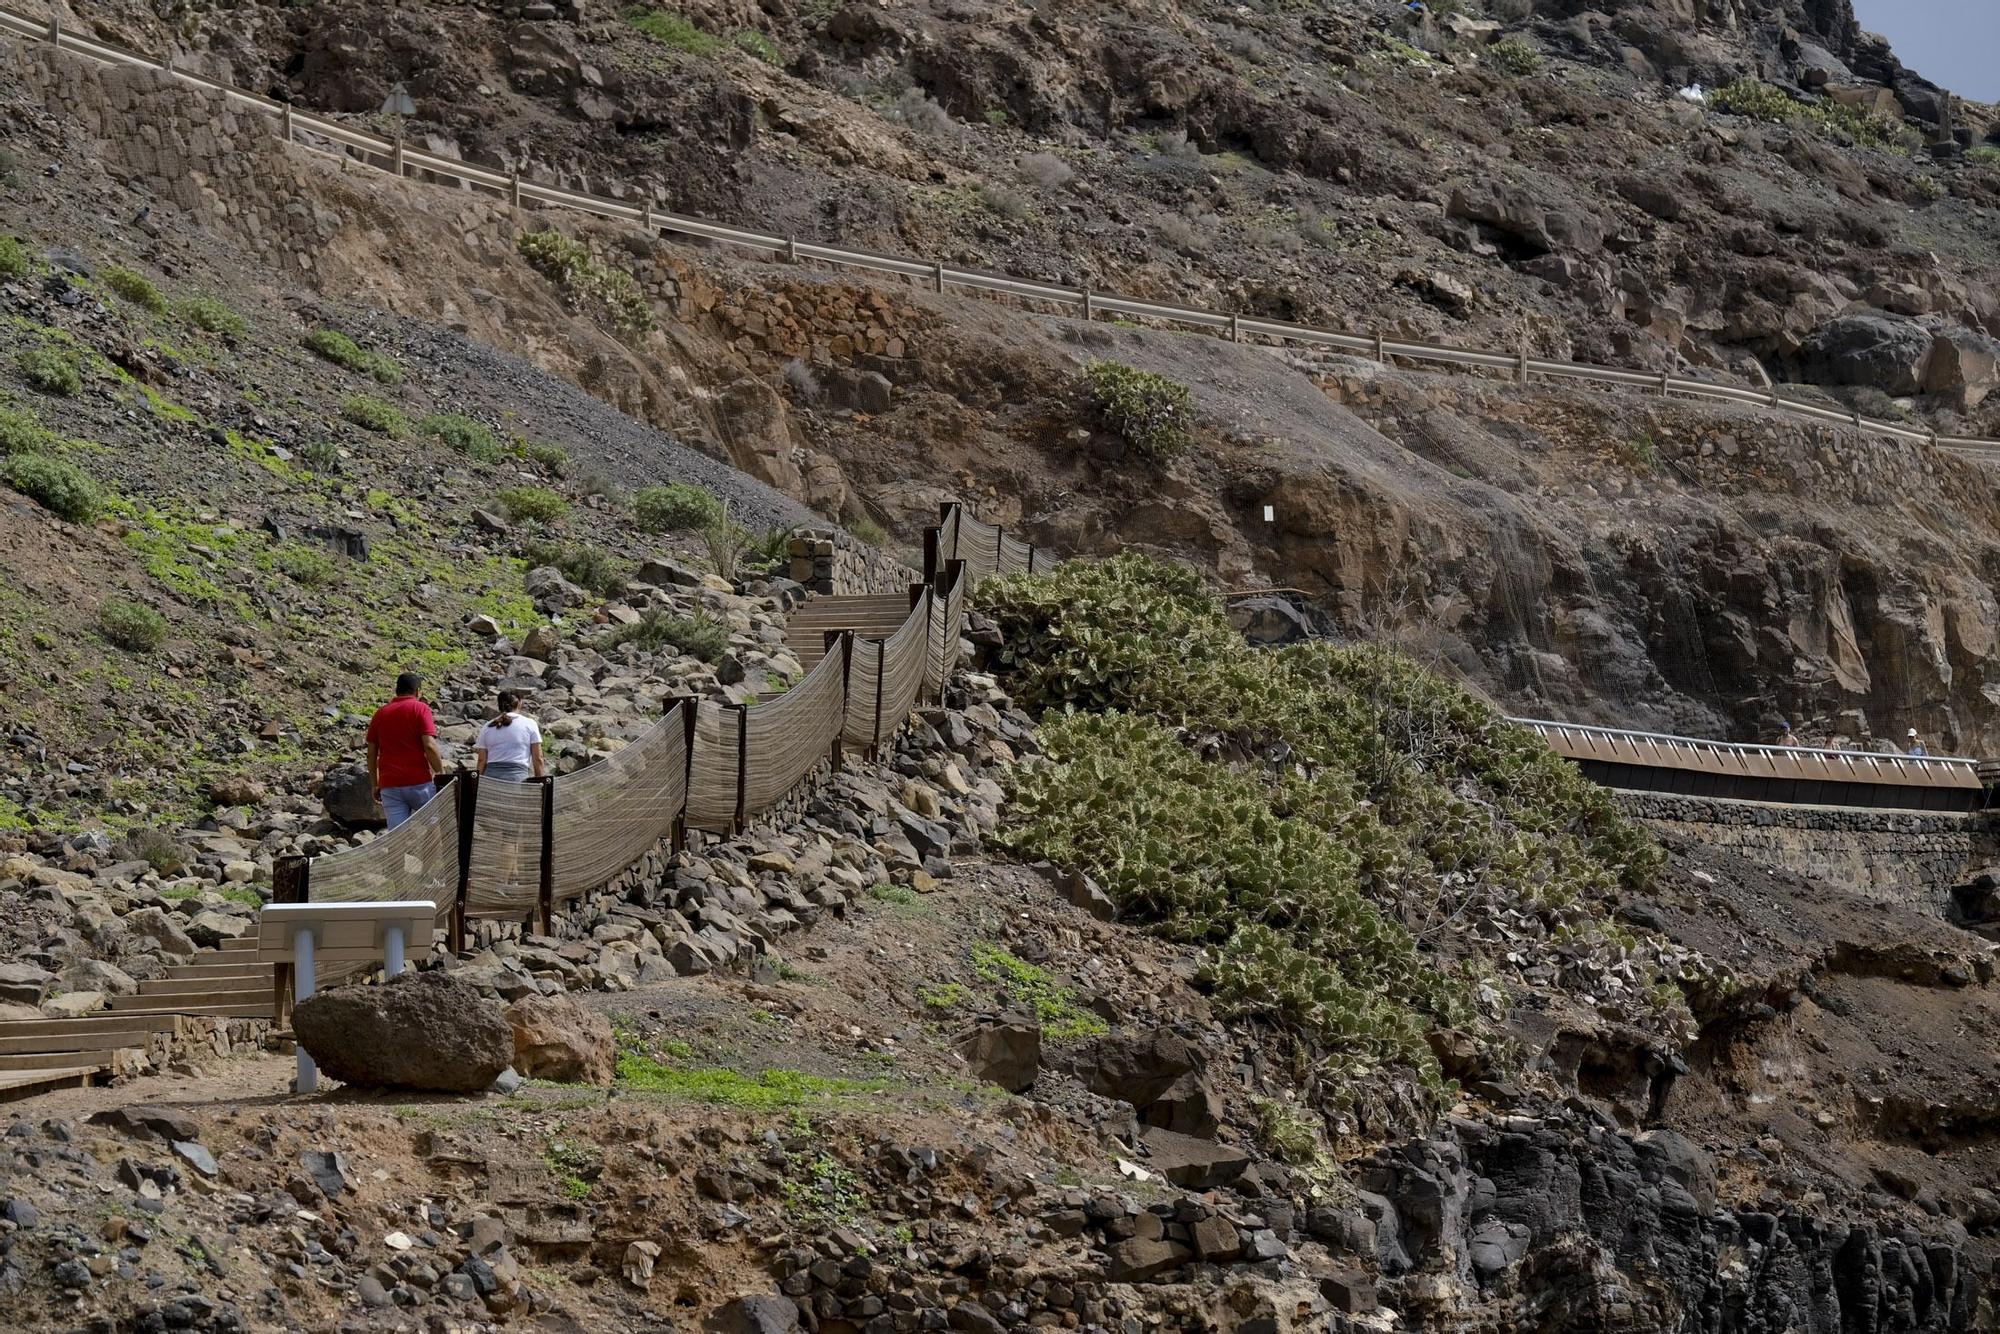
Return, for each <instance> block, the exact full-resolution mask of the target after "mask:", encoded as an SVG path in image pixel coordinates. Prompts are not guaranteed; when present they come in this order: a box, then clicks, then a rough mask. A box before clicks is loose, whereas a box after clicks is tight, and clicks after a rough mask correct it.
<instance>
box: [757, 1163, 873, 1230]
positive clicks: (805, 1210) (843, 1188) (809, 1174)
mask: <svg viewBox="0 0 2000 1334" xmlns="http://www.w3.org/2000/svg"><path fill="white" fill-rule="evenodd" d="M800 1168H801V1169H802V1170H800V1171H799V1172H798V1173H797V1174H796V1175H789V1174H788V1175H787V1176H786V1177H785V1178H784V1180H783V1181H781V1182H780V1183H779V1187H778V1190H779V1195H780V1198H782V1199H783V1201H784V1206H785V1213H786V1214H787V1215H789V1216H790V1217H791V1218H792V1220H793V1221H794V1222H795V1223H797V1224H799V1225H802V1226H805V1227H808V1228H812V1229H814V1230H825V1229H827V1228H834V1227H853V1226H855V1225H856V1224H858V1223H859V1222H860V1221H861V1220H862V1219H863V1218H865V1217H866V1216H867V1213H868V1198H867V1196H866V1195H864V1194H863V1193H862V1190H861V1179H860V1178H859V1177H858V1176H856V1175H855V1174H854V1171H853V1169H852V1168H849V1167H847V1166H846V1165H844V1164H843V1163H842V1162H841V1161H840V1160H839V1159H838V1158H835V1157H834V1156H833V1155H832V1154H830V1153H820V1154H816V1155H814V1156H813V1157H812V1158H811V1159H809V1160H807V1161H806V1162H804V1163H802V1164H800Z"/></svg>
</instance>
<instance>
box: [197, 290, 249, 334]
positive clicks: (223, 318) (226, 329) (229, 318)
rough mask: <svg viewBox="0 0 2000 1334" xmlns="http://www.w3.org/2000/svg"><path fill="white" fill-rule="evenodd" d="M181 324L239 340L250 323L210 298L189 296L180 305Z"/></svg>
mask: <svg viewBox="0 0 2000 1334" xmlns="http://www.w3.org/2000/svg"><path fill="white" fill-rule="evenodd" d="M179 314H180V317H181V322H182V323H184V324H190V325H193V326H194V327H195V328H197V329H201V330H204V331H206V332H208V333H212V334H220V335H222V336H223V337H224V338H241V337H242V336H243V335H244V334H246V333H248V332H250V321H248V320H246V319H244V318H243V317H242V316H241V315H239V314H237V313H236V312H235V311H234V310H232V309H230V308H229V307H228V306H227V305H225V304H224V303H223V302H221V301H219V300H217V299H216V298H215V297H212V296H191V297H188V298H186V299H185V300H183V301H182V302H181V303H180V308H179Z"/></svg>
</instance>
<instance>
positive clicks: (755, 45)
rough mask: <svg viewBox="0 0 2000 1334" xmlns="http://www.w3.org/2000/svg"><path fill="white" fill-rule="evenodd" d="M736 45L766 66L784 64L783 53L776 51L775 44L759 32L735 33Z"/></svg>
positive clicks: (776, 45) (776, 46)
mask: <svg viewBox="0 0 2000 1334" xmlns="http://www.w3.org/2000/svg"><path fill="white" fill-rule="evenodd" d="M736 45H737V46H739V47H741V48H742V49H743V50H745V51H748V52H749V53H750V54H751V55H753V56H755V57H757V59H759V60H761V61H763V62H764V63H765V64H766V65H782V64H784V63H785V53H784V52H782V51H780V50H779V49H778V44H777V43H776V42H774V41H772V40H771V39H770V38H769V37H766V36H765V35H764V34H763V33H761V32H757V31H754V30H752V31H747V32H739V33H737V34H736Z"/></svg>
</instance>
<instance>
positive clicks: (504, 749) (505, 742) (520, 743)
mask: <svg viewBox="0 0 2000 1334" xmlns="http://www.w3.org/2000/svg"><path fill="white" fill-rule="evenodd" d="M507 716H508V717H509V718H512V719H513V720H514V721H513V722H511V723H509V724H507V725H506V726H505V727H501V726H500V725H498V724H497V723H488V724H486V726H484V727H482V728H480V729H479V741H478V747H479V749H481V750H483V751H485V752H486V762H487V763H488V764H519V765H522V766H524V767H528V768H532V767H533V766H534V763H535V759H534V756H533V755H531V754H529V753H528V752H529V748H530V747H533V746H539V745H540V744H541V743H542V729H541V728H540V727H539V726H537V725H536V723H535V720H534V719H533V718H530V717H528V716H527V715H526V714H524V713H510V714H508V715H507Z"/></svg>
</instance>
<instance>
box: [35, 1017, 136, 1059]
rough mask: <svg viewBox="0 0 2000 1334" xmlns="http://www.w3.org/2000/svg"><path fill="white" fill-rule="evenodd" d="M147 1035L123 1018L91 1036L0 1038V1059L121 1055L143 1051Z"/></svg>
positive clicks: (90, 1034) (65, 1035)
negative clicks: (74, 1053)
mask: <svg viewBox="0 0 2000 1334" xmlns="http://www.w3.org/2000/svg"><path fill="white" fill-rule="evenodd" d="M166 1017H167V1019H168V1020H169V1021H170V1022H171V1020H172V1019H173V1016H172V1015H168V1016H166ZM147 1035H148V1033H147V1029H146V1027H145V1025H143V1024H138V1023H127V1022H125V1016H123V1015H121V1016H119V1021H118V1022H117V1023H115V1024H113V1023H109V1022H107V1023H106V1024H105V1025H104V1026H103V1027H102V1028H99V1029H98V1030H96V1031H95V1032H91V1033H70V1034H47V1035H44V1036H41V1037H0V1057H8V1056H32V1055H47V1054H48V1053H49V1052H72V1051H82V1052H103V1051H118V1050H120V1049H122V1048H125V1047H144V1046H145V1045H146V1038H147Z"/></svg>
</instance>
